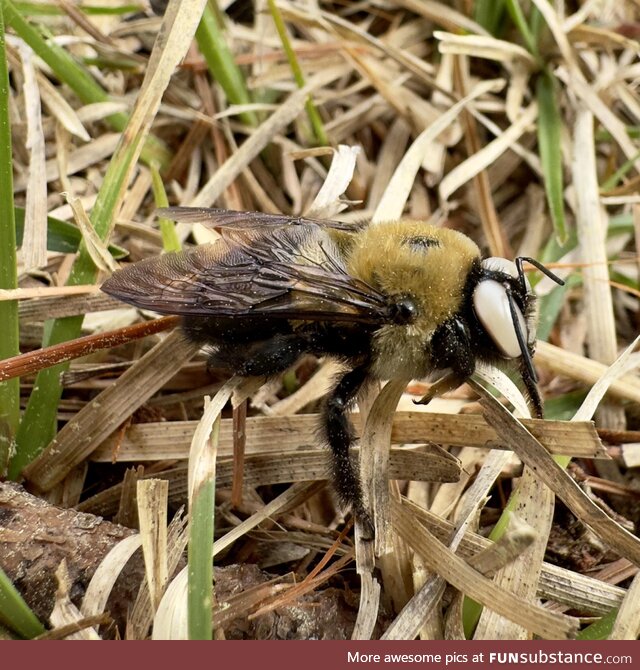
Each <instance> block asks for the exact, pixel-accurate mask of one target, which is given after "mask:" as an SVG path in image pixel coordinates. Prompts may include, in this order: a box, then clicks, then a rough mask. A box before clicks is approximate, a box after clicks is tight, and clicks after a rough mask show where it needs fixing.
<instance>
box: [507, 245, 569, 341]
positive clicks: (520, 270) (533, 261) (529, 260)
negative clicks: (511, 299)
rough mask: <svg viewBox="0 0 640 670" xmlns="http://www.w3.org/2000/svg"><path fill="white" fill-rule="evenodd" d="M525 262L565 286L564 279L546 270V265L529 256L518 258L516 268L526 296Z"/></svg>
mask: <svg viewBox="0 0 640 670" xmlns="http://www.w3.org/2000/svg"><path fill="white" fill-rule="evenodd" d="M525 261H526V262H527V263H529V265H533V267H534V268H537V269H538V270H540V272H542V274H543V275H546V276H547V277H549V279H551V280H552V281H554V282H555V283H556V284H559V285H560V286H564V281H563V280H562V279H560V277H558V275H556V274H554V273H553V272H551V270H549V269H548V268H546V267H545V266H544V265H542V263H540V262H538V261H537V260H536V259H535V258H529V257H528V256H518V257H517V258H516V260H515V263H516V268H518V277H519V278H520V285H521V287H522V291H523V293H524V294H526V292H527V284H526V282H525V278H524V269H523V267H522V264H523V263H524V262H525ZM516 332H517V331H516Z"/></svg>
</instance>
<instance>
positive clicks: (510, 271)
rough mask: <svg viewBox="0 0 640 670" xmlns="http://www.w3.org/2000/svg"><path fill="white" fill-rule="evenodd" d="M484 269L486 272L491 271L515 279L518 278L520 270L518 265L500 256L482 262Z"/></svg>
mask: <svg viewBox="0 0 640 670" xmlns="http://www.w3.org/2000/svg"><path fill="white" fill-rule="evenodd" d="M482 268H483V269H484V270H489V271H490V272H503V273H504V274H506V275H510V276H511V277H513V278H514V279H517V278H518V268H517V267H516V264H515V263H514V262H513V261H510V260H508V259H506V258H500V256H490V257H489V258H485V259H484V260H483V261H482Z"/></svg>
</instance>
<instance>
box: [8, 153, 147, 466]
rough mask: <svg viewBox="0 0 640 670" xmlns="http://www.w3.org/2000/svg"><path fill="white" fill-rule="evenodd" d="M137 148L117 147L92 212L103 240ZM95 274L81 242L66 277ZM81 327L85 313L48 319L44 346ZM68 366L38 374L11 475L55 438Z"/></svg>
mask: <svg viewBox="0 0 640 670" xmlns="http://www.w3.org/2000/svg"><path fill="white" fill-rule="evenodd" d="M138 141H140V140H138ZM134 147H135V145H131V146H128V147H126V148H125V149H124V152H118V151H117V150H116V154H114V157H113V159H112V161H111V163H110V164H109V167H108V169H107V173H106V175H105V178H104V181H103V182H102V187H101V188H100V192H99V193H98V198H97V200H96V203H95V205H94V207H93V210H92V211H91V222H92V223H93V226H94V228H95V231H96V233H97V234H98V236H99V237H100V238H101V239H103V240H104V239H106V238H107V237H108V235H109V232H110V226H111V222H112V220H113V212H114V211H115V208H116V205H117V203H118V201H119V196H120V189H121V188H123V187H124V184H125V183H126V178H127V175H128V174H129V172H128V170H129V165H130V163H131V161H132V160H133V159H134V158H135V156H136V155H137V154H136V153H135V148H134ZM96 277H97V270H96V267H95V265H94V263H93V261H92V260H91V257H90V255H89V253H88V252H87V249H86V247H85V245H84V243H81V244H80V247H79V250H78V256H77V258H76V260H75V262H74V264H73V267H72V269H71V272H70V274H69V279H68V280H67V286H78V285H80V284H93V283H94V282H95V280H96ZM81 328H82V316H73V317H67V318H64V319H57V320H55V321H53V322H47V323H46V324H45V335H44V338H43V346H45V347H46V346H49V345H52V344H60V343H61V342H68V341H69V340H73V339H75V338H77V337H79V336H80V332H81ZM68 367H69V363H68V362H67V363H61V364H60V365H56V366H54V367H52V368H48V369H46V370H41V371H40V372H39V373H38V375H37V376H36V382H35V384H34V388H33V391H32V393H31V396H30V397H29V401H28V402H27V407H26V409H25V411H24V414H23V417H22V421H21V422H20V427H19V428H18V432H17V434H16V452H15V455H14V457H13V458H12V459H11V463H10V464H9V476H10V477H11V478H12V479H16V478H18V477H19V475H20V473H21V472H22V469H23V468H24V467H25V466H26V465H28V464H29V463H30V462H31V461H32V460H33V459H34V458H36V456H38V454H40V453H41V452H42V450H43V449H44V448H45V447H46V446H47V444H49V442H51V440H52V439H53V437H54V435H55V432H56V416H57V411H58V404H59V402H60V397H61V396H62V383H61V381H60V376H61V374H62V373H63V372H64V371H65V370H67V369H68Z"/></svg>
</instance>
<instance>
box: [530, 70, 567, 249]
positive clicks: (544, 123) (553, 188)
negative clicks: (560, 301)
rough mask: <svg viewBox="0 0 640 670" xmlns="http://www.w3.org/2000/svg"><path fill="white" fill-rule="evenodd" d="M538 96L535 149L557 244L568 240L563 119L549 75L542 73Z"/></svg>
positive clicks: (553, 82) (554, 87) (537, 86)
mask: <svg viewBox="0 0 640 670" xmlns="http://www.w3.org/2000/svg"><path fill="white" fill-rule="evenodd" d="M536 89H537V91H536V92H537V97H538V107H539V114H538V150H539V153H540V160H541V161H542V172H543V175H544V185H545V190H546V193H547V202H548V205H549V211H550V212H551V219H552V221H553V228H554V231H555V234H556V239H557V240H558V243H559V244H561V245H563V244H564V243H565V241H566V240H567V228H566V223H565V217H564V201H563V178H562V153H561V151H560V141H561V138H560V135H561V130H562V118H561V116H560V110H559V109H558V103H557V97H556V85H555V79H554V77H553V75H552V74H550V73H549V72H542V73H541V74H540V76H539V77H538V82H537V84H536Z"/></svg>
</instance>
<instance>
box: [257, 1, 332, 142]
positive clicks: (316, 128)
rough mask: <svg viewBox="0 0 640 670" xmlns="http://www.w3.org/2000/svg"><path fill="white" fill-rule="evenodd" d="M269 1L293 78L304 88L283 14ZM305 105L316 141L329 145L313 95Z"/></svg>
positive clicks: (303, 80)
mask: <svg viewBox="0 0 640 670" xmlns="http://www.w3.org/2000/svg"><path fill="white" fill-rule="evenodd" d="M267 2H268V5H269V12H271V17H272V18H273V22H274V23H275V26H276V30H277V31H278V36H279V37H280V41H281V42H282V47H283V49H284V52H285V54H286V56H287V60H288V61H289V67H290V68H291V72H292V73H293V78H294V79H295V82H296V84H297V86H298V88H303V87H304V85H305V79H304V74H303V73H302V68H301V67H300V63H298V58H297V56H296V52H295V51H294V50H293V46H292V45H291V40H290V39H289V34H288V33H287V27H286V26H285V24H284V20H283V19H282V14H281V13H280V10H279V9H278V7H277V5H276V3H275V1H274V0H267ZM305 107H306V110H307V116H308V117H309V123H310V124H311V127H312V128H313V134H314V141H315V143H316V144H318V145H321V146H326V145H328V144H329V138H328V137H327V133H326V132H325V129H324V124H323V123H322V118H321V117H320V114H319V112H318V110H317V109H316V106H315V105H314V104H313V100H312V99H311V97H309V98H308V99H307V102H306V103H305Z"/></svg>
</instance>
